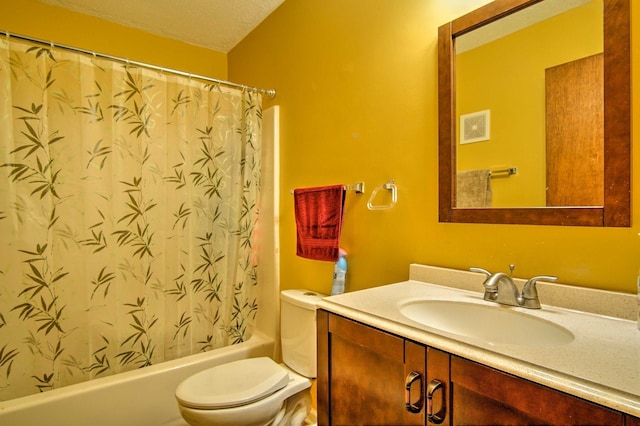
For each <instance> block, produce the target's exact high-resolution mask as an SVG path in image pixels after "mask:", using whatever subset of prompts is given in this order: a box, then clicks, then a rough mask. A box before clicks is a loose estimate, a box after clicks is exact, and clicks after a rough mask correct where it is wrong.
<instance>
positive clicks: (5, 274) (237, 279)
mask: <svg viewBox="0 0 640 426" xmlns="http://www.w3.org/2000/svg"><path fill="white" fill-rule="evenodd" d="M261 114H262V111H261V98H260V96H259V95H257V94H255V93H252V92H250V91H239V90H235V89H228V88H223V87H221V86H219V85H215V84H206V83H203V82H199V81H196V80H195V79H190V78H187V77H180V76H176V75H169V74H166V73H161V72H158V71H152V70H148V69H144V68H137V67H132V66H128V65H127V64H121V63H118V62H115V61H110V60H106V59H100V58H97V57H95V56H93V57H92V56H90V55H83V54H79V53H74V52H71V51H69V50H63V49H58V48H55V47H49V46H46V47H43V46H40V45H35V44H31V43H27V42H22V41H15V40H14V39H9V38H5V39H3V40H1V41H0V238H1V243H0V399H1V400H7V399H11V398H15V397H19V396H23V395H28V394H31V393H37V392H39V391H40V392H42V391H46V390H50V389H53V388H58V387H61V386H65V385H68V384H72V383H76V382H80V381H85V380H89V379H92V378H95V377H102V376H106V375H110V374H114V373H118V372H121V371H126V370H131V369H134V368H140V367H145V366H148V365H151V364H154V363H158V362H161V361H164V360H169V359H174V358H177V357H180V356H184V355H188V354H192V353H195V352H200V351H206V350H210V349H213V348H216V347H221V346H226V345H229V344H233V343H237V342H241V341H243V340H245V339H246V338H248V337H249V336H250V334H251V330H252V323H253V319H254V318H255V315H256V310H257V304H256V299H255V297H254V294H253V290H254V289H255V286H256V285H257V277H256V259H255V253H254V241H253V231H254V227H255V225H256V220H257V214H258V212H257V198H258V190H259V186H260V142H261V130H260V125H261Z"/></svg>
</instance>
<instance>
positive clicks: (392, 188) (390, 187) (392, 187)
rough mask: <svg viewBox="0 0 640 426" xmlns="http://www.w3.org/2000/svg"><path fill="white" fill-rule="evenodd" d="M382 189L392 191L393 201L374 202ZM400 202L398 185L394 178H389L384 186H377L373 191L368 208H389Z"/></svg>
mask: <svg viewBox="0 0 640 426" xmlns="http://www.w3.org/2000/svg"><path fill="white" fill-rule="evenodd" d="M380 189H386V190H388V191H391V203H389V204H374V203H373V202H374V201H375V199H376V195H377V194H378V191H379V190H380ZM397 202H398V187H397V186H396V184H395V182H394V181H393V179H391V180H389V182H387V183H385V184H384V185H382V186H378V187H376V188H375V189H374V190H373V192H372V193H371V197H369V201H368V202H367V208H368V209H369V210H389V209H391V208H393V206H395V205H396V203H397Z"/></svg>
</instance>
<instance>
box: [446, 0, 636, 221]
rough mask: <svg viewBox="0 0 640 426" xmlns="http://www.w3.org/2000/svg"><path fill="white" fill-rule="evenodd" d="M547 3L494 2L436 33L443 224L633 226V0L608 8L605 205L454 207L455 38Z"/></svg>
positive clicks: (612, 0) (609, 2) (611, 2)
mask: <svg viewBox="0 0 640 426" xmlns="http://www.w3.org/2000/svg"><path fill="white" fill-rule="evenodd" d="M541 1H544V0H495V1H493V2H491V3H489V4H487V5H485V6H482V7H480V8H478V9H476V10H474V11H473V12H470V13H468V14H466V15H464V16H462V17H460V18H458V19H455V20H453V21H451V22H449V23H448V24H445V25H443V26H441V27H440V28H439V29H438V114H439V116H438V138H439V142H438V162H439V182H438V190H439V195H438V198H439V221H440V222H457V223H495V224H498V223H502V224H530V225H574V226H612V227H629V226H631V16H630V0H603V4H604V19H603V20H604V22H603V31H604V176H603V179H604V204H603V206H602V207H523V208H455V207H454V206H455V202H456V200H455V197H456V187H455V185H456V179H455V176H456V120H455V117H456V105H455V94H456V88H455V49H454V39H455V38H456V37H457V36H460V35H462V34H464V33H467V32H469V31H471V30H473V29H475V28H478V27H480V26H482V25H485V24H488V23H490V22H494V21H496V20H498V19H500V18H501V17H504V16H506V15H509V14H511V13H514V12H517V11H518V10H521V9H523V8H526V7H528V6H531V5H533V4H535V3H539V2H541Z"/></svg>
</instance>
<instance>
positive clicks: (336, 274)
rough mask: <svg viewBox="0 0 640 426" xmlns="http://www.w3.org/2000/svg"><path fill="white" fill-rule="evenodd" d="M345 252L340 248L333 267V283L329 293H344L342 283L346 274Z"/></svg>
mask: <svg viewBox="0 0 640 426" xmlns="http://www.w3.org/2000/svg"><path fill="white" fill-rule="evenodd" d="M346 256H347V252H346V251H344V250H343V249H340V257H339V258H338V261H337V262H336V264H335V266H334V267H333V284H332V285H331V295H332V296H333V295H336V294H342V293H344V283H345V278H346V275H347V257H346Z"/></svg>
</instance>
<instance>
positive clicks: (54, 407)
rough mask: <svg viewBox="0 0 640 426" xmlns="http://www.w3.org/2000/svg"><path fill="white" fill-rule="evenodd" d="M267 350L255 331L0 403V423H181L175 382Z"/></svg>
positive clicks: (269, 342)
mask: <svg viewBox="0 0 640 426" xmlns="http://www.w3.org/2000/svg"><path fill="white" fill-rule="evenodd" d="M273 353H274V341H273V339H272V338H271V337H268V336H266V335H265V334H263V333H261V332H259V331H255V332H254V334H253V336H252V337H251V338H250V339H249V340H248V341H246V342H244V343H240V344H237V345H233V346H228V347H225V348H220V349H216V350H214V351H210V352H205V353H200V354H196V355H190V356H187V357H184V358H180V359H176V360H172V361H166V362H163V363H160V364H157V365H152V366H150V367H146V368H143V369H139V370H134V371H128V372H125V373H120V374H116V375H114V376H109V377H103V378H100V379H94V380H91V381H88V382H84V383H78V384H75V385H70V386H65V387H63V388H60V389H55V390H52V391H49V392H44V393H39V394H35V395H29V396H25V397H22V398H16V399H13V400H10V401H4V402H0V425H2V426H24V425H47V426H114V425H118V426H145V425H148V426H184V425H186V423H185V422H184V421H183V420H182V418H181V417H180V412H179V411H178V406H177V403H176V400H175V397H174V390H175V388H176V386H177V385H178V383H180V382H181V381H182V380H184V379H185V378H187V377H189V376H190V375H192V374H194V373H196V372H198V371H201V370H204V369H205V368H210V367H214V366H216V365H219V364H223V363H226V362H230V361H234V360H238V359H243V358H252V357H258V356H273Z"/></svg>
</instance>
